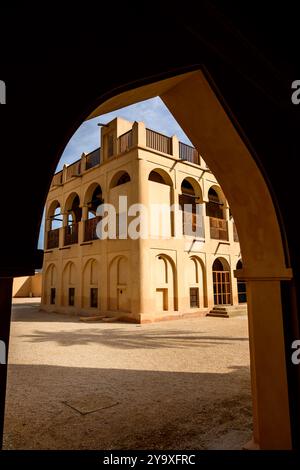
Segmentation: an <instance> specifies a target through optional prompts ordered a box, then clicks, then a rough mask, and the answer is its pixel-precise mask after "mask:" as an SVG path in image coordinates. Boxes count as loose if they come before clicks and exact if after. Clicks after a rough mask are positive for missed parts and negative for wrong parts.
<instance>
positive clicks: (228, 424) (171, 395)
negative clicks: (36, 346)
mask: <svg viewBox="0 0 300 470" xmlns="http://www.w3.org/2000/svg"><path fill="white" fill-rule="evenodd" d="M65 402H67V404H66V403H65ZM74 403H75V408H77V409H74V408H71V407H70V406H68V404H71V405H72V404H74ZM109 403H110V405H109V406H107V404H109ZM101 404H103V406H101ZM87 407H88V410H89V412H88V413H86V414H82V413H81V412H80V409H87ZM78 410H79V411H78ZM251 427H252V410H251V392H250V377H249V368H248V367H234V366H233V367H231V369H230V371H229V372H228V373H226V374H223V373H183V372H162V371H137V370H120V369H94V368H93V369H92V368H75V367H57V366H48V365H42V366H40V365H30V366H29V365H10V366H9V381H8V399H7V406H6V421H5V439H4V448H5V449H145V448H148V449H149V448H150V449H174V448H175V449H218V448H220V449H226V448H227V449H240V448H241V447H242V445H243V444H244V443H245V442H246V441H247V440H249V439H250V437H251Z"/></svg>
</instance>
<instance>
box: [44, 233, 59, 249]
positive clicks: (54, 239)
mask: <svg viewBox="0 0 300 470" xmlns="http://www.w3.org/2000/svg"><path fill="white" fill-rule="evenodd" d="M58 246H59V228H56V229H54V230H49V232H48V233H47V249H48V250H49V249H51V248H58Z"/></svg>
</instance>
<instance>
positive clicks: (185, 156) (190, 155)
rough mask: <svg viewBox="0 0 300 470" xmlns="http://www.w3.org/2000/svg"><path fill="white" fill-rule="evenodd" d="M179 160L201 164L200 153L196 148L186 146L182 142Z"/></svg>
mask: <svg viewBox="0 0 300 470" xmlns="http://www.w3.org/2000/svg"><path fill="white" fill-rule="evenodd" d="M179 158H180V160H186V161H188V162H191V163H196V164H198V165H199V163H200V159H199V153H198V151H197V150H196V149H195V148H194V147H191V146H190V145H187V144H184V143H182V142H179Z"/></svg>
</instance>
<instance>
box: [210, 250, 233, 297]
mask: <svg viewBox="0 0 300 470" xmlns="http://www.w3.org/2000/svg"><path fill="white" fill-rule="evenodd" d="M212 272H213V288H214V304H215V305H231V304H232V292H231V277H230V267H229V264H228V261H227V260H225V259H224V258H217V259H215V261H214V263H213V266H212Z"/></svg>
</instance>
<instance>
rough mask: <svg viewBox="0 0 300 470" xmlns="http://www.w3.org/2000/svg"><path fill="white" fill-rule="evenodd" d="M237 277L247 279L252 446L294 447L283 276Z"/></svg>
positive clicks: (238, 274) (241, 274)
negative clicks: (281, 285) (284, 333)
mask: <svg viewBox="0 0 300 470" xmlns="http://www.w3.org/2000/svg"><path fill="white" fill-rule="evenodd" d="M235 276H236V277H240V278H242V279H244V280H246V282H247V301H248V322H249V344H250V367H251V386H252V400H253V442H251V443H249V445H248V448H255V447H256V448H257V447H259V448H260V449H264V450H272V449H282V450H284V449H291V445H292V444H291V430H290V417H289V416H290V415H289V400H288V389H287V374H286V364H285V347H284V337H283V322H282V308H281V288H280V279H278V278H272V277H265V278H263V277H260V278H258V277H255V276H249V275H247V272H246V270H244V269H242V270H238V271H235ZM266 299H268V303H267V304H266Z"/></svg>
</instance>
